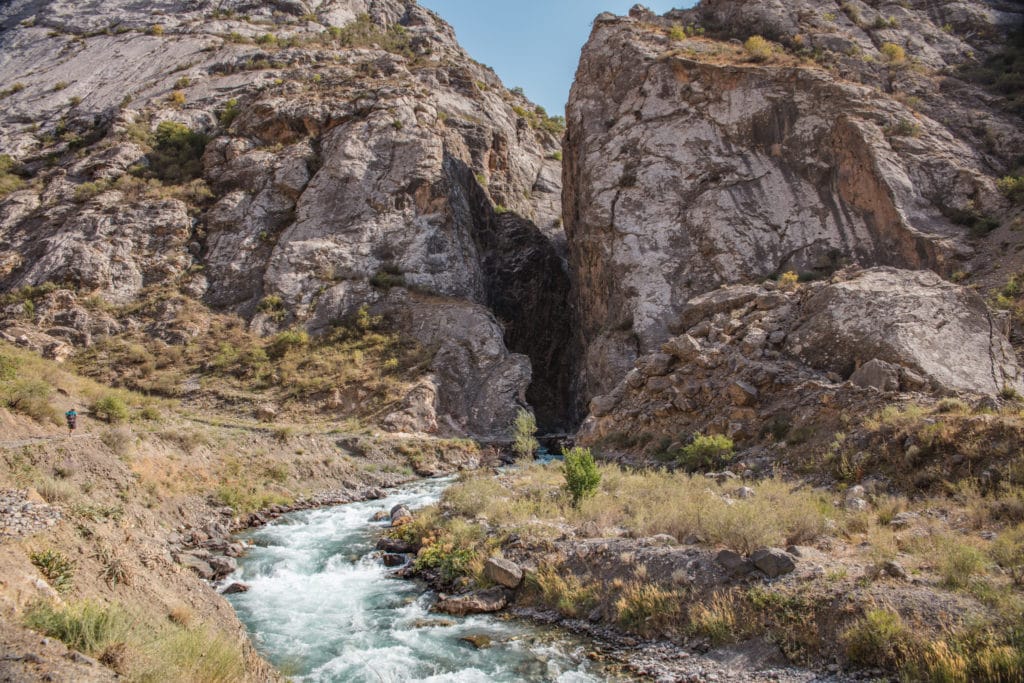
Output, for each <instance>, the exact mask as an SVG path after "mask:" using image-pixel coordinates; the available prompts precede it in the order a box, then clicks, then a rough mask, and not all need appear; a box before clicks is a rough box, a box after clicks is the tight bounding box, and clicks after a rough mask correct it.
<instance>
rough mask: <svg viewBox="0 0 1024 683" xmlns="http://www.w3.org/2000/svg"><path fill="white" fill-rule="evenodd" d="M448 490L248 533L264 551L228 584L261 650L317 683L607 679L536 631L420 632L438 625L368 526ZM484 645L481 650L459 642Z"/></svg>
mask: <svg viewBox="0 0 1024 683" xmlns="http://www.w3.org/2000/svg"><path fill="white" fill-rule="evenodd" d="M451 481H452V480H451V479H441V480H430V481H425V482H418V483H416V484H413V485H411V486H408V487H405V488H403V489H400V490H397V491H395V492H393V493H392V494H391V495H389V496H388V497H387V498H385V499H383V500H379V501H370V502H366V503H352V504H350V505H341V506H336V507H332V508H323V509H318V510H310V511H305V512H298V513H292V514H289V515H286V516H284V517H282V518H281V519H279V520H277V521H276V522H274V523H273V524H271V525H269V526H266V527H264V528H262V529H258V530H254V531H251V532H249V533H247V534H246V537H248V538H251V539H252V540H253V541H254V542H255V543H256V545H255V546H254V547H253V548H252V549H251V550H250V551H249V553H248V554H247V555H246V557H244V558H242V559H241V561H240V562H239V565H240V566H239V570H238V572H236V573H235V574H234V575H232V576H231V577H229V579H228V580H229V581H232V580H234V581H244V582H245V583H247V584H249V591H248V592H245V593H238V594H235V595H231V596H229V597H228V599H229V600H230V601H231V603H232V604H233V605H234V607H235V609H236V611H237V612H238V615H239V617H240V618H241V619H242V621H243V623H245V625H246V627H247V628H248V630H249V633H250V634H251V636H252V639H253V642H254V643H255V645H256V647H257V648H258V649H259V650H260V651H261V652H262V653H263V654H264V655H266V656H267V658H268V659H270V660H271V661H272V662H274V663H276V664H278V665H281V666H284V667H286V668H287V670H288V673H289V674H291V678H292V680H295V681H305V682H309V683H335V682H342V681H344V682H346V683H347V682H353V683H355V682H357V681H367V682H369V683H390V682H392V681H395V682H398V681H401V682H403V683H404V682H405V681H420V682H422V683H435V682H441V681H445V682H452V683H484V682H487V683H490V682H492V681H494V682H501V681H508V682H510V683H511V682H514V681H557V682H559V683H589V682H591V681H598V680H603V678H602V677H598V676H596V675H595V674H594V673H590V672H589V662H588V661H587V660H586V658H585V657H583V656H582V649H581V647H580V646H579V644H578V643H572V642H569V641H568V639H566V638H558V637H556V638H554V639H553V640H552V638H551V637H546V638H544V639H540V638H538V637H537V634H538V631H537V630H536V629H533V628H531V627H530V626H528V625H525V624H522V623H519V622H515V621H503V620H498V619H495V618H492V617H489V616H475V617H468V618H464V619H457V618H451V617H447V616H445V617H444V618H445V619H449V620H451V621H454V622H455V625H454V626H449V627H440V626H434V627H425V628H415V623H416V622H417V621H419V620H428V619H432V618H436V616H437V615H431V613H430V612H429V607H430V603H431V599H430V598H429V596H428V595H426V594H425V593H424V588H423V586H422V585H419V584H417V583H415V582H411V581H402V580H399V579H395V578H392V577H390V576H389V575H388V571H387V569H386V568H385V567H384V566H383V565H382V564H381V563H380V561H379V559H377V558H376V557H373V556H372V555H371V552H372V550H373V546H374V543H375V542H376V538H377V535H378V533H379V528H380V527H382V526H386V523H385V524H374V523H371V522H369V521H368V520H369V518H370V517H371V516H372V515H373V513H374V512H376V511H378V510H380V509H385V510H390V509H391V507H392V506H393V505H396V504H398V503H403V504H405V505H407V506H409V507H410V508H412V509H415V508H420V507H423V506H425V505H429V504H431V503H433V502H435V501H437V500H438V499H439V498H440V495H441V492H442V491H443V490H444V488H445V487H447V486H448V484H450V483H451ZM481 634H483V635H486V636H488V637H489V638H491V639H492V646H491V647H490V648H487V649H483V650H477V649H475V648H474V647H473V646H472V645H470V644H469V643H466V642H463V641H461V640H460V638H462V637H464V636H468V635H481Z"/></svg>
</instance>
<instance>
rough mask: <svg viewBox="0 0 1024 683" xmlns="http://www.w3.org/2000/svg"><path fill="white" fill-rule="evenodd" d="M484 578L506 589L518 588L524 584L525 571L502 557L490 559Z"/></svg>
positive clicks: (485, 568) (485, 566)
mask: <svg viewBox="0 0 1024 683" xmlns="http://www.w3.org/2000/svg"><path fill="white" fill-rule="evenodd" d="M484 576H486V577H487V578H488V579H490V580H491V581H493V582H494V583H497V584H501V585H502V586H505V587H506V588H518V587H519V584H521V583H522V582H523V570H522V569H521V568H520V567H519V565H517V564H516V563H515V562H512V561H511V560H506V559H504V558H501V557H491V558H488V560H487V562H486V564H484Z"/></svg>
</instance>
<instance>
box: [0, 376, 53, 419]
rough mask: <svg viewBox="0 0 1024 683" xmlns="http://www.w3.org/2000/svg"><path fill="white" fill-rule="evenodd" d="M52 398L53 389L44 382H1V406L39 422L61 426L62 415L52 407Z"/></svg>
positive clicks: (29, 380)
mask: <svg viewBox="0 0 1024 683" xmlns="http://www.w3.org/2000/svg"><path fill="white" fill-rule="evenodd" d="M52 397H53V387H52V386H50V385H49V384H47V383H46V382H44V381H42V380H38V379H31V378H22V379H13V380H8V381H6V382H0V405H3V406H4V407H6V408H10V409H11V410H13V411H15V412H18V413H21V414H23V415H28V416H29V417H31V418H32V419H34V420H36V421H37V422H52V423H54V424H57V425H59V424H61V420H60V413H59V412H58V411H57V409H56V408H54V407H53V406H51V405H50V399H51V398H52Z"/></svg>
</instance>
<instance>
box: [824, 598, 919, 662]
mask: <svg viewBox="0 0 1024 683" xmlns="http://www.w3.org/2000/svg"><path fill="white" fill-rule="evenodd" d="M912 642H913V636H912V632H911V631H910V629H909V628H908V627H907V626H906V624H904V623H903V619H902V618H901V617H900V615H899V614H898V613H897V612H894V611H892V610H888V609H882V608H876V609H870V610H868V611H867V612H866V613H865V615H864V618H863V619H861V620H860V621H858V622H857V623H855V624H854V625H853V626H851V627H850V628H848V629H847V630H846V631H845V632H844V633H843V635H842V643H843V646H844V649H845V651H846V657H847V659H849V660H850V662H851V663H853V664H854V665H856V666H869V667H870V666H875V667H882V668H885V669H895V668H897V667H899V666H900V665H901V664H902V663H903V662H904V661H905V660H906V658H907V654H908V652H909V650H910V647H911V644H912Z"/></svg>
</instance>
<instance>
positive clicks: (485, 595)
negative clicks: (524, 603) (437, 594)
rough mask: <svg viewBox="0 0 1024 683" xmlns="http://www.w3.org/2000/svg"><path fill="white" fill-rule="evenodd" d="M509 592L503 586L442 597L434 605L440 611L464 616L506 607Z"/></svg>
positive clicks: (495, 610)
mask: <svg viewBox="0 0 1024 683" xmlns="http://www.w3.org/2000/svg"><path fill="white" fill-rule="evenodd" d="M507 604H508V594H507V593H506V592H505V589H504V588H502V587H501V586H495V587H494V588H486V589H484V590H478V591H473V592H472V593H466V594H465V595H456V596H453V597H448V598H442V599H441V600H438V601H437V603H436V604H435V605H434V609H436V610H437V611H438V612H444V613H445V614H451V615H453V616H457V617H462V616H466V615H467V614H487V613H490V612H497V611H499V610H501V609H504V607H505V605H507Z"/></svg>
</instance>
